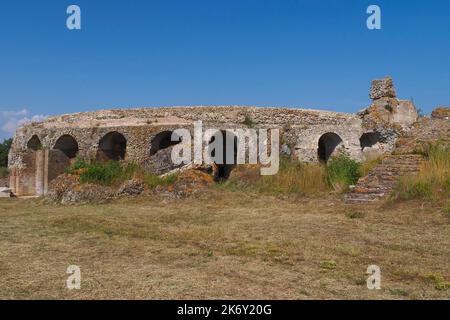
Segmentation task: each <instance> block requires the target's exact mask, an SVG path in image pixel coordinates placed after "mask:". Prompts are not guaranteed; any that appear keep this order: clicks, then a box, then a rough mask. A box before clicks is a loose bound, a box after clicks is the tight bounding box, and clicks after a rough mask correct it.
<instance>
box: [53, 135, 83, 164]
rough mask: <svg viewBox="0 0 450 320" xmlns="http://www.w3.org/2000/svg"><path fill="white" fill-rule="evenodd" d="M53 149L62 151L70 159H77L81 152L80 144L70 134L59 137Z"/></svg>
mask: <svg viewBox="0 0 450 320" xmlns="http://www.w3.org/2000/svg"><path fill="white" fill-rule="evenodd" d="M53 149H57V150H60V151H62V152H63V153H64V154H65V155H66V156H67V157H68V158H69V159H72V158H75V157H76V156H77V153H78V150H79V149H78V142H77V141H76V140H75V138H74V137H72V136H71V135H68V134H65V135H62V136H61V137H59V139H58V140H57V141H56V143H55V146H54V147H53Z"/></svg>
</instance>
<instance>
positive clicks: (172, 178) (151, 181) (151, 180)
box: [142, 173, 178, 189]
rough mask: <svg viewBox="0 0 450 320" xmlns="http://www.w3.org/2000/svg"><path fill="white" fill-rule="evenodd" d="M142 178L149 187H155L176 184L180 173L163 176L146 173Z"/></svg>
mask: <svg viewBox="0 0 450 320" xmlns="http://www.w3.org/2000/svg"><path fill="white" fill-rule="evenodd" d="M142 179H143V181H144V183H145V184H146V185H147V187H148V188H149V189H154V188H156V187H157V186H169V185H172V184H174V183H175V182H176V181H177V179H178V175H177V174H169V175H166V176H163V177H161V176H158V175H155V174H149V173H144V174H143V175H142Z"/></svg>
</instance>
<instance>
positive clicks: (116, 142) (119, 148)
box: [97, 131, 127, 161]
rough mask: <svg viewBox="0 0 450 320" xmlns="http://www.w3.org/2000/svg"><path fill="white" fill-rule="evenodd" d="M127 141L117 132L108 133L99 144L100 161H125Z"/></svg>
mask: <svg viewBox="0 0 450 320" xmlns="http://www.w3.org/2000/svg"><path fill="white" fill-rule="evenodd" d="M126 150H127V140H126V139H125V137H124V136H123V135H122V134H120V133H118V132H117V131H114V132H109V133H107V134H106V135H105V136H104V137H103V138H101V140H100V142H99V144H98V150H97V160H98V161H109V160H113V161H119V160H124V159H125V154H126Z"/></svg>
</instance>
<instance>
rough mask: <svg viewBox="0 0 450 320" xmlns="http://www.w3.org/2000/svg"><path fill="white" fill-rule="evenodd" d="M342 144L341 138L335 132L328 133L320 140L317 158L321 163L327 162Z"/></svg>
mask: <svg viewBox="0 0 450 320" xmlns="http://www.w3.org/2000/svg"><path fill="white" fill-rule="evenodd" d="M341 143H342V139H341V137H339V136H338V135H337V134H336V133H334V132H327V133H325V134H323V135H322V136H321V137H320V139H319V147H318V149H317V156H318V157H319V160H320V161H324V162H327V161H328V159H329V158H330V157H331V155H332V154H333V152H334V151H335V150H336V147H337V146H338V145H339V144H341Z"/></svg>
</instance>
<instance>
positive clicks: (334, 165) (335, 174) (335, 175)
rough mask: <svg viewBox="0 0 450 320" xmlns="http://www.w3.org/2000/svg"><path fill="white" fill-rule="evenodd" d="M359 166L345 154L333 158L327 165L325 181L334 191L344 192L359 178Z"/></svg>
mask: <svg viewBox="0 0 450 320" xmlns="http://www.w3.org/2000/svg"><path fill="white" fill-rule="evenodd" d="M360 166H361V165H360V164H359V163H358V162H356V161H355V160H352V159H350V157H348V156H347V155H345V154H342V155H339V156H336V157H333V158H331V159H330V161H328V165H327V181H328V183H329V184H330V185H331V186H332V187H333V188H334V189H336V190H341V191H345V190H347V189H348V186H350V185H352V184H355V183H356V182H357V181H358V179H359V178H360Z"/></svg>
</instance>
